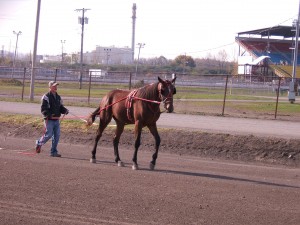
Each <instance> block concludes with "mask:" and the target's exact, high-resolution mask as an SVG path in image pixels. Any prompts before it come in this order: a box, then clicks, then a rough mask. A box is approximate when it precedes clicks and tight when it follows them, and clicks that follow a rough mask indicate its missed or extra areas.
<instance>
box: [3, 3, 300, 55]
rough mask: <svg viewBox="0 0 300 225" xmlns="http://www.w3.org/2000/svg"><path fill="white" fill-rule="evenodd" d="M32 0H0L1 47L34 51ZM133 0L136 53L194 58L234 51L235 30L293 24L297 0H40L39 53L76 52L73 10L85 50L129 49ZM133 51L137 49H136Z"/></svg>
mask: <svg viewBox="0 0 300 225" xmlns="http://www.w3.org/2000/svg"><path fill="white" fill-rule="evenodd" d="M37 2H38V1H37V0H0V47H1V50H2V49H3V48H4V50H6V51H12V52H13V51H14V50H15V44H16V35H14V34H13V31H16V32H18V31H22V35H20V36H19V41H18V52H23V53H29V52H30V51H31V52H32V51H33V45H34V32H35V21H36V11H37ZM133 3H136V6H137V11H136V16H137V19H136V35H135V43H136V44H137V43H145V46H144V48H143V49H141V54H140V57H141V58H149V57H150V58H152V57H159V56H165V57H167V58H169V59H174V58H175V57H176V56H178V55H180V54H187V55H190V56H192V57H194V58H197V57H205V56H207V55H208V54H209V53H211V54H213V55H214V54H216V53H217V52H219V51H220V50H222V49H225V50H226V51H227V53H228V55H230V56H231V57H233V55H235V54H237V52H236V45H235V44H234V42H235V37H236V35H237V33H238V32H242V31H248V30H253V29H260V28H266V27H272V26H276V25H288V26H290V25H292V22H293V20H294V19H297V18H298V10H299V0H285V1H274V0H228V1H224V0H207V1H200V0H184V1H183V0H130V1H129V0H41V15H40V27H39V39H38V50H37V53H38V54H61V51H62V44H61V40H65V44H64V52H67V53H72V52H79V51H80V43H81V25H80V24H78V16H81V15H82V13H81V12H76V11H75V9H82V8H86V9H90V10H88V11H86V13H85V16H86V17H88V18H89V23H88V24H86V25H85V32H84V52H86V51H92V50H94V49H95V47H96V46H97V45H99V46H104V47H109V46H116V47H125V46H128V47H130V48H131V38H132V19H131V17H132V5H133ZM136 53H137V50H136Z"/></svg>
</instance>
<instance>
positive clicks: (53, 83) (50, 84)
mask: <svg viewBox="0 0 300 225" xmlns="http://www.w3.org/2000/svg"><path fill="white" fill-rule="evenodd" d="M57 85H59V83H56V82H55V81H50V82H49V87H52V86H57Z"/></svg>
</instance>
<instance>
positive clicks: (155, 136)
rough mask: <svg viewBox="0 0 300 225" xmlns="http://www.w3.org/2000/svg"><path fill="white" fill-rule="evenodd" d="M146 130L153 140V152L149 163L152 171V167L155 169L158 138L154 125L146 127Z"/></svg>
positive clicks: (158, 144)
mask: <svg viewBox="0 0 300 225" xmlns="http://www.w3.org/2000/svg"><path fill="white" fill-rule="evenodd" d="M148 128H149V130H150V132H151V134H152V135H153V137H154V138H155V152H154V154H153V155H152V161H151V162H150V169H151V170H154V167H155V164H156V159H157V156H158V149H159V146H160V136H159V134H158V131H157V127H156V124H154V125H152V126H148Z"/></svg>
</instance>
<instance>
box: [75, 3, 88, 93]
mask: <svg viewBox="0 0 300 225" xmlns="http://www.w3.org/2000/svg"><path fill="white" fill-rule="evenodd" d="M87 10H90V9H85V8H82V9H75V11H77V12H80V11H82V17H78V22H79V23H80V24H81V51H80V77H79V89H81V87H82V73H83V33H84V24H88V18H87V17H84V13H85V11H87Z"/></svg>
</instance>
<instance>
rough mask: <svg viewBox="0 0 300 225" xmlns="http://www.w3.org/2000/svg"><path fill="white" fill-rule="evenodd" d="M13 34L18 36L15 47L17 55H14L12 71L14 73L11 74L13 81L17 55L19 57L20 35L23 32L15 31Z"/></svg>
mask: <svg viewBox="0 0 300 225" xmlns="http://www.w3.org/2000/svg"><path fill="white" fill-rule="evenodd" d="M13 34H15V35H17V39H16V47H15V55H14V61H13V69H12V73H11V79H13V77H14V72H15V63H16V55H17V49H18V40H19V35H20V34H22V31H19V32H16V31H13Z"/></svg>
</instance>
